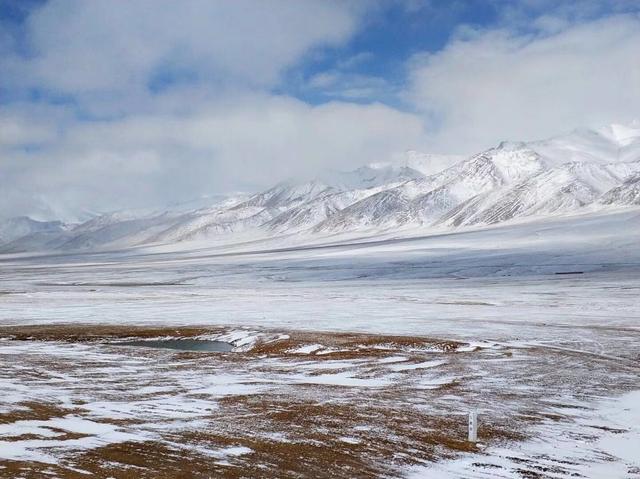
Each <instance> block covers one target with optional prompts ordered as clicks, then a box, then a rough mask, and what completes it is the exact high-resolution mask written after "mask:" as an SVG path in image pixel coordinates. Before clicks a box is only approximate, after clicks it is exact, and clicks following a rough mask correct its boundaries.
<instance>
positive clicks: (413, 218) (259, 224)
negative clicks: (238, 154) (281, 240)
mask: <svg viewBox="0 0 640 479" xmlns="http://www.w3.org/2000/svg"><path fill="white" fill-rule="evenodd" d="M430 158H431V159H434V162H435V163H434V165H435V164H437V165H438V166H433V165H431V166H430V165H429V164H428V162H429V159H430ZM405 160H406V161H404V164H398V162H396V163H385V164H377V165H364V166H362V167H360V168H357V169H356V170H353V171H349V172H325V173H324V174H322V175H319V177H318V178H316V179H311V180H308V181H294V180H287V181H282V182H280V183H278V184H276V185H274V186H273V187H271V188H268V189H266V190H264V191H261V192H258V193H255V194H253V195H237V196H235V197H228V198H224V197H221V196H213V197H211V198H212V203H211V204H209V205H207V204H206V202H203V201H198V202H195V203H194V204H196V205H197V206H198V207H197V208H195V209H188V208H185V207H181V208H176V209H173V210H171V209H170V210H167V211H162V212H153V213H141V214H140V213H138V214H136V213H131V212H114V213H108V214H104V215H100V216H98V217H95V218H92V219H90V220H89V221H85V222H84V223H81V224H79V225H65V224H63V223H61V222H37V221H35V220H31V219H28V218H27V219H25V218H22V219H10V220H7V221H4V222H0V252H5V253H8V252H21V251H35V250H63V251H68V250H92V249H96V250H99V249H103V248H112V247H129V246H140V245H147V244H158V243H160V244H172V243H182V242H189V241H205V242H214V243H215V242H216V241H219V240H223V241H224V240H229V241H233V240H246V239H252V238H264V237H277V236H279V235H300V236H301V237H309V236H318V235H320V236H322V235H336V234H342V233H354V232H361V231H367V232H371V231H374V232H375V231H388V230H392V229H397V228H411V227H419V228H424V229H429V228H433V229H439V230H441V229H443V228H444V229H447V228H449V229H454V228H460V227H469V226H479V225H493V224H499V223H504V222H507V221H510V220H514V219H523V218H524V219H526V218H535V217H540V216H553V215H571V214H578V213H582V212H584V211H586V210H588V209H590V210H603V209H604V210H606V209H607V208H611V207H632V206H638V205H640V123H636V122H634V123H631V124H630V125H616V124H614V125H609V126H607V127H604V128H600V129H597V130H587V129H576V130H574V131H573V132H571V133H569V134H568V135H561V136H556V137H553V138H550V139H548V140H540V141H533V142H514V141H505V142H501V143H500V144H499V145H497V146H496V147H493V148H490V149H488V150H485V151H483V152H480V153H477V154H475V155H471V156H469V157H465V158H458V157H454V156H450V157H448V156H445V155H428V154H419V153H417V152H415V151H410V152H407V157H406V158H405ZM452 161H453V164H452V165H450V166H446V167H444V168H440V167H441V166H442V165H446V164H448V163H449V162H452ZM409 165H412V166H409ZM186 204H189V202H186V203H185V205H186Z"/></svg>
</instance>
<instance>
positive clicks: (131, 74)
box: [3, 0, 359, 95]
mask: <svg viewBox="0 0 640 479" xmlns="http://www.w3.org/2000/svg"><path fill="white" fill-rule="evenodd" d="M353 5H354V4H353V3H350V2H337V1H325V0H309V1H305V4H304V8H301V6H300V3H299V2H297V1H295V0H272V1H269V2H263V1H260V0H234V1H226V0H184V1H180V2H175V1H173V0H127V1H125V0H114V1H109V2H102V1H97V2H94V1H89V2H87V1H84V0H50V1H49V2H47V3H46V4H45V5H44V6H42V7H41V8H39V9H37V10H36V11H34V12H33V13H32V14H31V15H30V16H29V18H28V20H27V23H26V27H25V28H26V37H27V39H28V41H29V44H28V46H29V55H27V56H24V55H14V56H12V57H10V58H7V59H6V60H5V61H4V62H3V70H4V74H5V81H10V80H11V79H13V81H14V82H15V84H16V85H18V84H23V83H24V82H26V83H30V84H32V85H34V86H41V87H45V88H47V89H51V90H54V91H58V92H66V93H71V94H74V95H77V94H81V93H91V92H101V93H104V92H110V91H111V92H112V91H116V92H117V91H121V90H125V89H144V87H145V86H146V84H147V82H148V81H149V80H152V79H153V78H154V75H162V74H163V72H164V71H165V70H171V72H172V73H171V74H179V75H180V74H181V75H185V76H186V77H188V78H195V79H197V80H200V81H205V82H213V83H217V84H219V83H225V82H226V83H233V84H237V83H238V82H239V83H242V84H246V85H253V86H256V85H257V86H264V85H273V84H274V83H275V82H276V81H277V80H278V78H279V76H280V75H281V74H282V72H283V71H284V70H285V69H286V68H287V67H289V66H290V65H292V64H293V63H295V62H296V61H297V60H299V59H300V57H301V56H302V55H303V54H304V53H306V52H308V50H309V49H310V48H312V47H315V46H323V45H336V44H339V43H341V42H344V41H345V40H347V39H348V38H349V37H350V35H351V34H352V33H353V32H354V29H355V28H356V27H357V23H358V12H359V9H356V8H355V7H354V6H353Z"/></svg>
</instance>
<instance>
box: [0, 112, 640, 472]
mask: <svg viewBox="0 0 640 479" xmlns="http://www.w3.org/2000/svg"><path fill="white" fill-rule="evenodd" d="M639 174H640V125H638V124H637V123H636V124H631V125H627V126H622V125H612V126H610V127H607V128H603V129H600V130H596V131H592V130H577V131H575V132H573V133H572V134H570V135H564V136H560V137H557V138H552V139H549V140H545V141H541V142H531V143H517V142H504V143H502V144H500V145H498V146H497V147H495V148H492V149H490V150H487V151H485V152H481V153H478V154H477V155H473V156H471V157H469V158H451V157H438V156H432V155H431V156H430V155H420V154H418V153H415V152H411V153H409V154H408V158H407V162H406V164H404V165H397V164H378V165H369V166H365V167H362V168H360V169H357V170H355V171H352V172H347V173H335V172H333V173H327V174H325V175H323V176H322V177H321V178H319V179H315V180H312V181H286V182H283V183H280V184H278V185H276V186H274V187H273V188H270V189H267V190H265V191H263V192H260V193H257V194H254V195H244V194H243V195H237V196H233V197H211V198H208V199H207V200H206V201H204V203H203V202H200V201H194V202H189V203H187V204H184V205H176V206H174V207H172V208H169V209H168V210H167V211H160V212H158V211H156V212H115V213H109V214H104V215H99V216H96V217H94V218H92V219H90V220H89V221H87V222H85V223H82V224H77V225H71V224H65V223H63V222H59V221H47V222H42V221H35V220H32V219H29V218H14V219H12V220H9V221H6V222H4V223H2V224H0V279H1V282H0V388H1V390H2V391H3V393H2V394H0V477H8V478H9V477H10V478H41V477H64V478H76V477H99V478H105V479H106V478H116V479H121V478H122V479H125V478H130V477H142V478H154V479H157V478H175V477H194V478H207V477H291V478H303V477H335V478H353V477H366V478H372V477H408V478H423V477H424V478H432V477H437V478H514V479H515V478H557V479H560V478H574V477H582V478H594V479H599V478H607V479H608V478H621V479H622V478H633V477H640V452H639V451H640V421H639V419H640V402H639V401H640V396H639V394H640V349H639V347H638V345H639V344H640V301H639V300H638V298H639V295H640V204H639V198H640V195H639V193H638V191H639V183H638V181H639V178H640V176H639ZM187 340H188V341H187ZM163 341H170V343H167V342H165V343H163ZM207 341H219V342H223V343H224V344H223V346H224V347H222V348H220V349H218V350H217V351H216V350H215V349H208V350H207V347H205V346H207V345H208V346H211V347H213V343H207ZM168 344H171V347H172V348H173V349H170V348H169V347H168ZM188 344H191V345H192V347H193V348H195V345H197V346H198V348H196V349H197V350H189V348H188V347H187V346H186V345H188ZM217 344H218V346H220V343H217ZM162 345H164V346H167V347H164V348H162V347H158V346H162ZM176 348H177V349H176ZM471 411H476V412H477V413H478V417H479V441H478V442H477V443H475V442H470V441H468V440H467V417H468V414H469V412H471Z"/></svg>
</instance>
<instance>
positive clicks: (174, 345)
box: [115, 339, 233, 353]
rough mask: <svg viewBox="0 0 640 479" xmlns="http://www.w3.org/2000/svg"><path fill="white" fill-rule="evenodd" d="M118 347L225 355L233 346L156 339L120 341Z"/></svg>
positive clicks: (205, 341) (213, 342) (206, 341)
mask: <svg viewBox="0 0 640 479" xmlns="http://www.w3.org/2000/svg"><path fill="white" fill-rule="evenodd" d="M115 344H117V345H118V346H138V347H143V348H164V349H177V350H180V351H216V352H220V353H226V352H230V351H233V345H232V344H229V343H225V342H223V341H208V340H206V339H158V340H148V341H142V340H141V341H121V342H118V343H115Z"/></svg>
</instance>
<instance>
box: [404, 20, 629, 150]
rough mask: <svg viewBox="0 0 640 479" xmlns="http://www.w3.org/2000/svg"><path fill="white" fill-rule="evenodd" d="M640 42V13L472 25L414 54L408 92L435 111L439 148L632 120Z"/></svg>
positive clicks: (429, 114) (426, 110)
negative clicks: (511, 26) (540, 25)
mask: <svg viewBox="0 0 640 479" xmlns="http://www.w3.org/2000/svg"><path fill="white" fill-rule="evenodd" d="M546 24H547V25H550V22H549V21H548V20H547V22H546ZM556 26H557V27H558V26H559V24H556ZM639 49H640V18H639V17H638V16H635V15H620V16H614V17H609V18H606V19H603V20H599V21H593V22H589V23H584V24H579V25H573V26H568V27H567V28H565V29H561V30H560V31H556V29H552V32H551V33H549V32H548V31H546V32H545V33H544V34H538V35H529V36H519V35H516V34H514V33H512V32H510V31H508V30H493V31H479V32H471V33H469V32H466V34H465V37H462V38H458V39H455V40H454V41H452V42H451V43H450V44H448V45H447V46H446V47H445V48H444V49H443V50H442V51H440V52H438V53H435V54H431V55H422V56H418V57H416V58H414V59H413V61H412V63H411V66H410V71H411V73H410V86H409V89H408V92H407V96H406V99H407V100H408V101H409V102H410V103H412V104H413V105H414V106H415V107H416V108H417V109H418V110H419V111H421V112H422V114H424V115H425V117H426V118H427V119H429V121H430V123H431V125H432V128H433V131H434V134H433V138H432V142H431V145H432V149H434V150H436V151H446V152H466V153H469V152H473V151H477V150H479V149H482V148H486V147H490V146H493V145H494V144H495V143H497V142H498V141H500V140H503V139H514V140H527V139H538V138H544V137H547V136H550V135H554V134H558V133H559V132H563V131H566V130H567V129H572V128H573V127H576V126H601V125H604V124H607V123H611V122H621V121H630V120H631V119H633V118H634V117H637V116H638V115H639V114H640V113H639V112H640V62H639V61H638V58H639V56H638V55H639V51H640V50H639Z"/></svg>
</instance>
